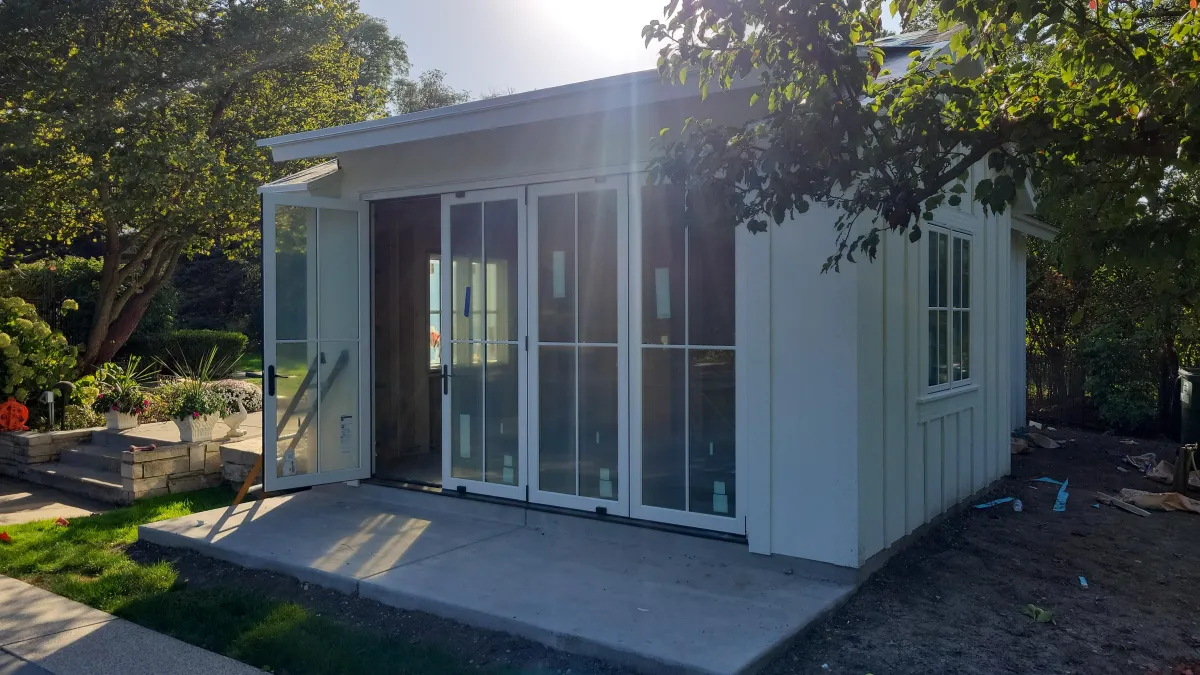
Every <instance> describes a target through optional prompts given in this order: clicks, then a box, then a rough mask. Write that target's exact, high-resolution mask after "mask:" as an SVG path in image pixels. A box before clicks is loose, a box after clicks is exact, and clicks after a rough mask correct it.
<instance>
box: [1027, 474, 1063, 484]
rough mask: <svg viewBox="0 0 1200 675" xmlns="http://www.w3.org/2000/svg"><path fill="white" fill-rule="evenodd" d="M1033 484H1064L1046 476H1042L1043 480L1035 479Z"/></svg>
mask: <svg viewBox="0 0 1200 675" xmlns="http://www.w3.org/2000/svg"><path fill="white" fill-rule="evenodd" d="M1033 482H1035V483H1054V484H1055V485H1062V484H1063V482H1062V481H1058V480H1054V479H1053V478H1047V477H1046V476H1042V477H1041V478H1034V479H1033Z"/></svg>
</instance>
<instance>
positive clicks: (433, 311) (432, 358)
mask: <svg viewBox="0 0 1200 675" xmlns="http://www.w3.org/2000/svg"><path fill="white" fill-rule="evenodd" d="M441 367H442V256H440V255H439V254H437V253H430V254H429V368H430V370H436V369H438V368H441Z"/></svg>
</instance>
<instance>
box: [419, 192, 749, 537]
mask: <svg viewBox="0 0 1200 675" xmlns="http://www.w3.org/2000/svg"><path fill="white" fill-rule="evenodd" d="M526 209H528V216H526ZM717 212H718V209H716V208H713V205H712V204H704V203H703V202H701V201H699V200H697V198H696V197H695V196H694V195H692V196H685V193H684V191H683V190H682V189H681V188H679V187H677V186H670V185H645V183H644V177H643V176H640V175H634V176H614V177H609V178H608V179H607V180H606V179H586V180H578V181H567V182H561V183H548V184H541V185H533V186H529V187H528V188H515V189H502V190H485V191H478V192H468V193H458V194H457V195H444V196H443V198H442V227H443V231H442V249H441V257H440V271H441V275H440V276H441V284H442V293H441V297H440V304H439V320H440V322H441V333H442V342H441V347H442V351H441V355H440V356H441V368H442V380H441V382H442V391H443V408H442V410H443V416H442V427H443V428H442V434H443V435H442V457H443V467H442V475H443V482H444V486H445V487H446V488H448V489H465V490H467V491H470V492H479V493H484V494H490V495H494V496H500V497H507V498H511V499H518V500H528V501H531V502H534V503H539V504H548V505H554V506H561V507H564V508H572V509H583V510H587V511H595V512H602V513H607V514H612V515H621V516H631V517H634V518H640V519H645V520H653V521H658V522H666V523H673V524H678V525H685V526H691V527H698V528H704V529H709V530H719V531H725V532H736V533H744V532H745V519H744V517H743V513H742V511H743V510H744V509H743V508H742V507H741V505H740V502H739V499H740V497H741V495H740V494H739V490H738V486H739V477H738V475H739V471H738V469H739V467H738V455H739V453H738V448H737V443H736V435H737V428H738V424H737V383H736V379H737V378H736V370H737V367H738V366H737V364H738V354H737V349H736V344H737V339H736V336H735V324H736V316H735V314H736V307H735V304H736V303H735V286H736V275H735V267H736V264H735V260H736V251H737V237H736V236H735V227H734V225H733V224H731V223H729V222H727V221H722V220H721V219H720V218H718V217H715V216H714V215H713V214H715V213H717Z"/></svg>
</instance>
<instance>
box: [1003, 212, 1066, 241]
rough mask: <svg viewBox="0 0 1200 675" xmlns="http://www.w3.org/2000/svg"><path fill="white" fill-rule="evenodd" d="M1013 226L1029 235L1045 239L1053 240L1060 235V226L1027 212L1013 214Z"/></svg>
mask: <svg viewBox="0 0 1200 675" xmlns="http://www.w3.org/2000/svg"><path fill="white" fill-rule="evenodd" d="M1012 228H1013V229H1014V230H1016V231H1017V232H1020V233H1021V234H1024V235H1026V236H1028V237H1036V238H1038V239H1044V240H1045V241H1053V240H1054V238H1055V237H1057V236H1058V228H1057V227H1054V226H1053V225H1050V224H1049V223H1047V222H1046V221H1044V220H1041V219H1038V218H1035V217H1033V216H1032V215H1029V214H1026V213H1016V212H1014V213H1013V214H1012Z"/></svg>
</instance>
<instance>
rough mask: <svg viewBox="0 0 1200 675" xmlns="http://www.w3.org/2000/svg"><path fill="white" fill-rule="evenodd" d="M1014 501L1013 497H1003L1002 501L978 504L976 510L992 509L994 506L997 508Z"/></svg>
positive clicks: (994, 500)
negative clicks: (999, 505) (998, 505)
mask: <svg viewBox="0 0 1200 675" xmlns="http://www.w3.org/2000/svg"><path fill="white" fill-rule="evenodd" d="M1012 500H1013V498H1012V497H1001V498H1000V499H993V500H992V501H990V502H984V503H982V504H976V505H975V508H977V509H990V508H992V507H993V506H996V505H997V504H1007V503H1008V502H1011V501H1012Z"/></svg>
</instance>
